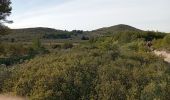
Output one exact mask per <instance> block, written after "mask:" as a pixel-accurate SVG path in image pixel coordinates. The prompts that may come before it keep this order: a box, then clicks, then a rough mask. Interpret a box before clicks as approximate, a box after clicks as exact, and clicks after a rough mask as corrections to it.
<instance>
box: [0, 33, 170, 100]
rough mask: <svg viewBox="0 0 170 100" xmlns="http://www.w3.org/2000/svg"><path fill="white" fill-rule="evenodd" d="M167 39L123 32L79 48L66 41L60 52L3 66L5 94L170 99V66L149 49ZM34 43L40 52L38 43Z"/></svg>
mask: <svg viewBox="0 0 170 100" xmlns="http://www.w3.org/2000/svg"><path fill="white" fill-rule="evenodd" d="M151 33H152V35H151ZM167 38H168V35H166V34H163V33H156V32H143V33H142V32H140V33H139V32H120V33H119V34H115V35H111V36H103V37H96V38H91V39H90V40H89V42H86V43H83V44H79V45H77V46H74V45H72V44H70V43H67V42H66V43H64V44H62V45H60V46H58V45H57V46H56V48H62V49H56V48H53V49H56V51H55V52H50V53H48V54H41V55H37V56H36V57H34V58H33V59H30V60H29V61H25V62H23V63H22V64H17V65H13V66H10V67H8V68H6V67H1V72H0V76H1V78H0V79H1V80H0V84H1V87H0V91H1V93H9V92H10V93H13V94H14V95H18V96H22V97H23V96H24V97H29V98H30V99H32V100H57V99H59V100H79V99H83V100H89V99H92V100H93V99H96V100H125V99H127V100H134V99H140V100H146V99H151V100H152V99H160V100H168V99H169V98H170V96H169V94H170V91H169V90H170V85H169V82H170V65H169V64H168V63H166V62H165V61H164V60H163V59H162V58H159V57H157V56H155V55H154V53H152V52H151V50H150V48H149V47H148V46H147V45H146V42H147V41H150V40H153V41H160V40H162V41H166V42H167V40H169V39H167ZM33 44H34V46H33V47H34V48H36V50H39V49H37V48H41V43H40V41H39V40H36V41H34V42H33ZM154 45H156V44H155V42H154ZM68 48H69V49H68Z"/></svg>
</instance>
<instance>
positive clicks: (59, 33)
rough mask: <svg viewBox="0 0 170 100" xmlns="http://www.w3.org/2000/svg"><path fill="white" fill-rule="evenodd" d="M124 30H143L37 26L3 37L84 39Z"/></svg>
mask: <svg viewBox="0 0 170 100" xmlns="http://www.w3.org/2000/svg"><path fill="white" fill-rule="evenodd" d="M124 31H142V30H140V29H137V28H134V27H132V26H129V25H123V24H120V25H115V26H111V27H105V28H100V29H96V30H93V31H88V32H83V31H81V30H73V31H66V30H64V31H63V30H57V29H52V28H45V27H36V28H24V29H11V34H8V35H6V36H3V37H2V39H3V40H6V41H11V40H15V41H32V39H34V38H40V39H42V40H51V39H53V40H54V39H55V40H59V39H65V40H68V39H69V40H82V38H83V39H85V40H86V39H88V38H91V37H96V36H103V35H110V34H114V33H118V32H124Z"/></svg>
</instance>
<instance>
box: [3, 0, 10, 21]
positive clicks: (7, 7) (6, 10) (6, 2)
mask: <svg viewBox="0 0 170 100" xmlns="http://www.w3.org/2000/svg"><path fill="white" fill-rule="evenodd" d="M11 10H12V7H11V1H10V0H0V24H3V23H11V21H9V20H7V17H8V16H9V15H10V14H11Z"/></svg>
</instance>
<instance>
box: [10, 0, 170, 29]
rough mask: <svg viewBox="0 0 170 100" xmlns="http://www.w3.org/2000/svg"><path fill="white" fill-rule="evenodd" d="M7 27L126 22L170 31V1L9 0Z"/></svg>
mask: <svg viewBox="0 0 170 100" xmlns="http://www.w3.org/2000/svg"><path fill="white" fill-rule="evenodd" d="M11 1H12V7H13V10H12V14H11V16H10V17H9V18H8V19H11V20H13V21H14V23H13V24H9V25H8V26H9V27H10V28H29V27H49V28H55V29H62V30H75V29H77V30H78V29H79V30H94V29H98V28H102V27H109V26H113V25H117V24H127V25H131V26H134V27H136V28H139V29H143V30H154V31H162V32H170V11H169V10H170V0H11Z"/></svg>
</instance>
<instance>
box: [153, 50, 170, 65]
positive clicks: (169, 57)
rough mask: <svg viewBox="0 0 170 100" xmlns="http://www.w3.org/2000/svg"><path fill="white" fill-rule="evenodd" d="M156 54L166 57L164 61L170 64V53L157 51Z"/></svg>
mask: <svg viewBox="0 0 170 100" xmlns="http://www.w3.org/2000/svg"><path fill="white" fill-rule="evenodd" d="M154 53H155V54H156V55H158V56H161V57H164V60H165V61H166V62H168V63H170V53H168V52H166V51H157V50H155V51H154Z"/></svg>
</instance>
